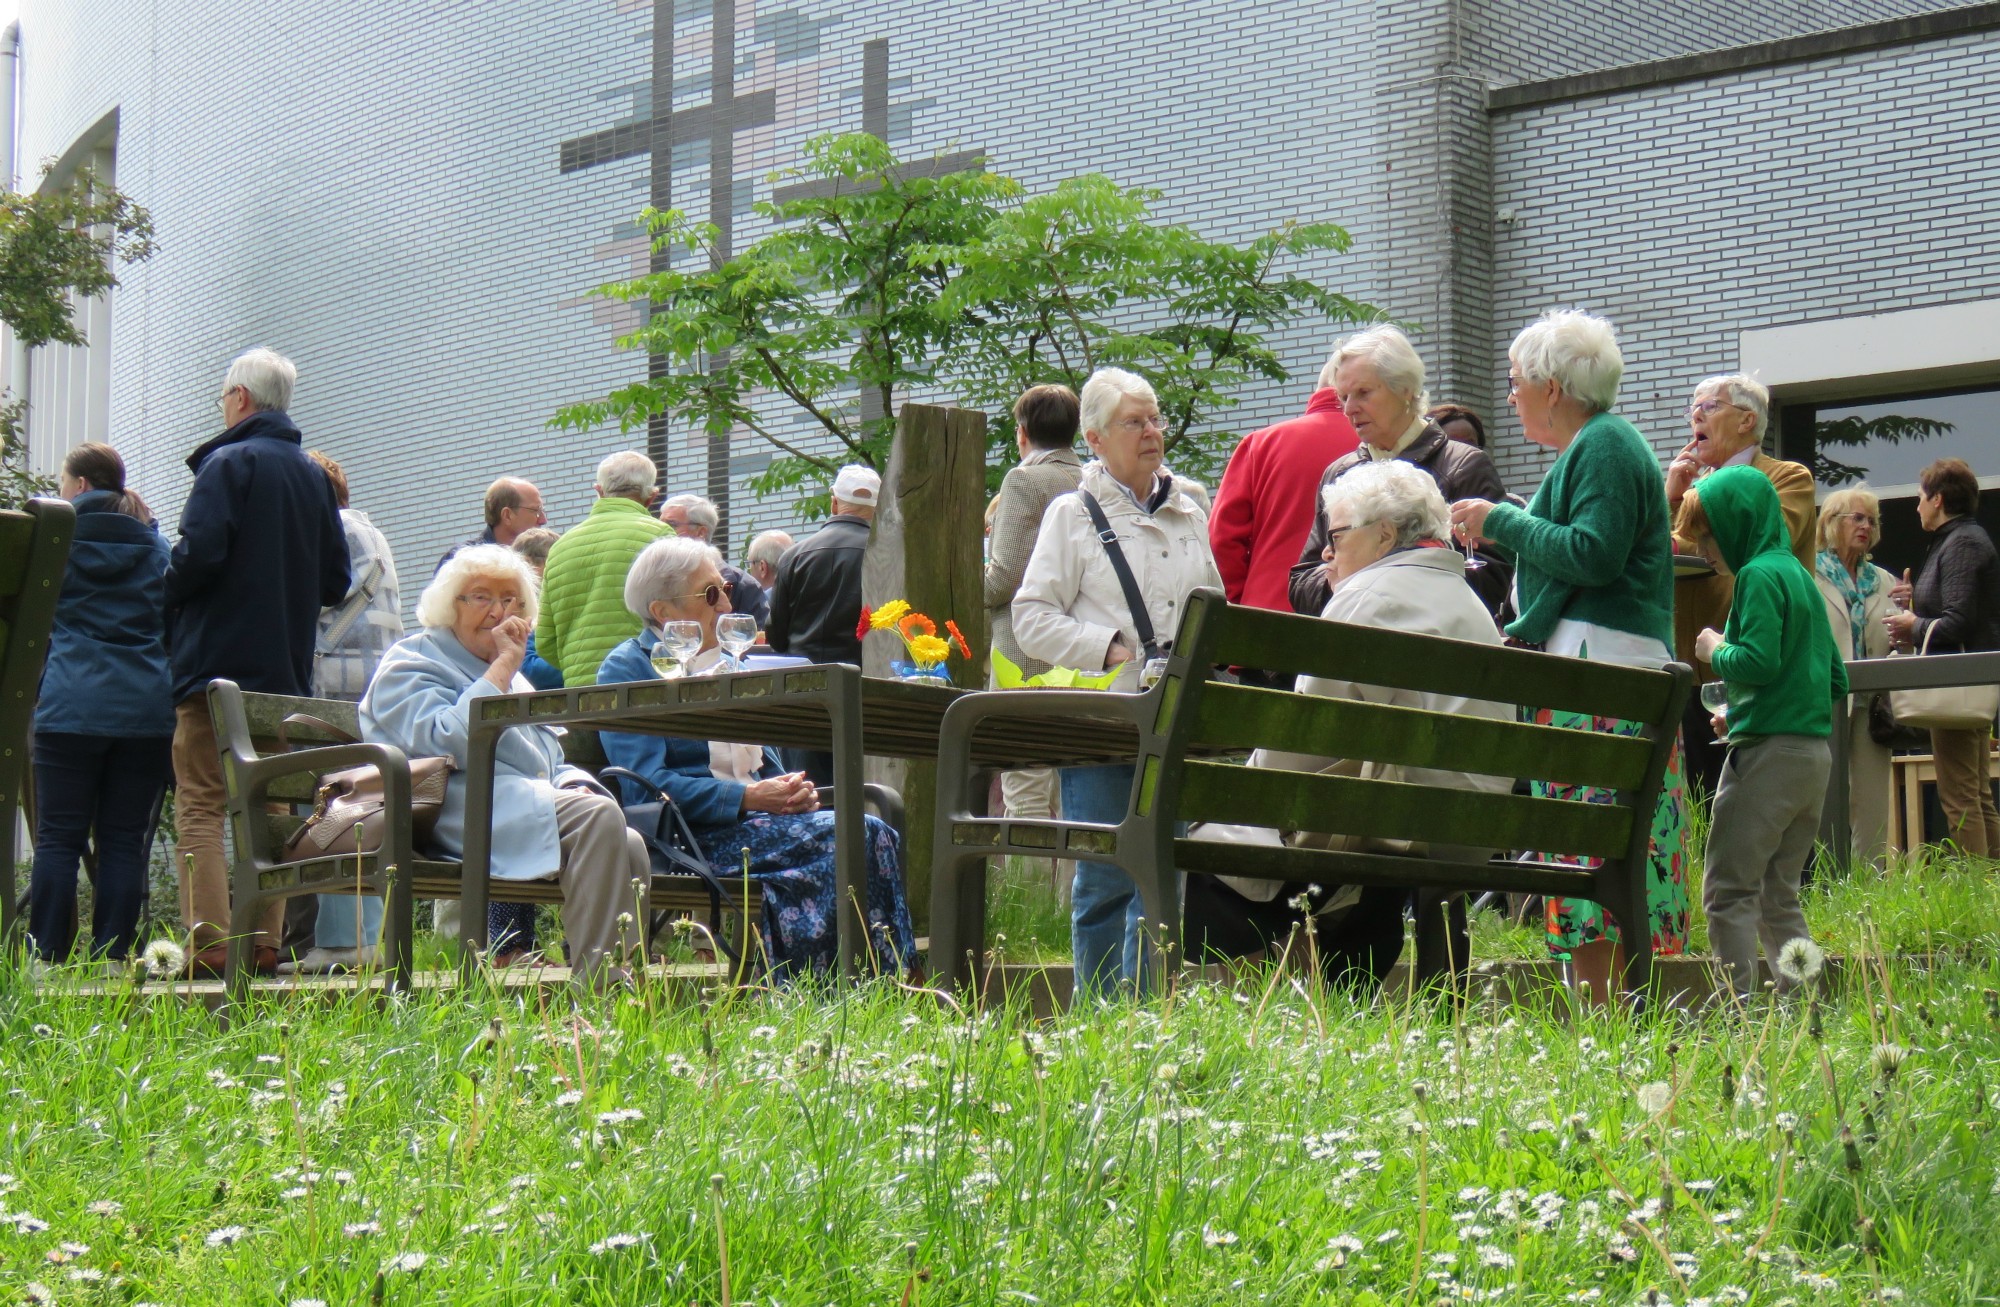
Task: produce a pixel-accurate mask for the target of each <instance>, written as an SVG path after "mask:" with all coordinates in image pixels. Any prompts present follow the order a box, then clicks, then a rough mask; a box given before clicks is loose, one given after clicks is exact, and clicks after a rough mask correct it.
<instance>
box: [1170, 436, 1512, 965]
mask: <svg viewBox="0 0 2000 1307" xmlns="http://www.w3.org/2000/svg"><path fill="white" fill-rule="evenodd" d="M1320 498H1321V504H1322V510H1323V513H1324V515H1325V518H1326V520H1327V522H1328V523H1329V526H1328V528H1327V537H1328V543H1327V545H1326V548H1325V552H1324V555H1323V559H1322V563H1321V566H1322V567H1323V568H1324V569H1325V574H1326V581H1327V584H1328V586H1329V588H1330V589H1331V591H1332V596H1331V598H1329V599H1328V600H1327V603H1326V607H1325V610H1324V611H1323V612H1321V613H1320V616H1321V617H1323V618H1325V619H1326V620H1327V621H1329V622H1346V623H1349V624H1352V625H1355V626H1376V627H1384V628H1387V629H1389V630H1394V631H1408V632H1410V633H1412V634H1416V635H1435V636H1442V637H1444V638H1446V639H1451V640H1470V641H1474V642H1476V643H1479V644H1499V643H1500V632H1499V631H1498V630H1497V629H1496V628H1495V627H1494V625H1493V616H1492V614H1491V613H1489V612H1488V611H1487V609H1486V606H1485V604H1484V603H1482V602H1481V601H1480V599H1479V596H1478V595H1476V594H1474V593H1473V590H1472V587H1470V586H1468V585H1467V584H1466V583H1465V558H1464V556H1463V555H1461V554H1459V553H1458V552H1457V551H1456V550H1454V549H1452V548H1451V546H1450V545H1449V543H1448V540H1449V538H1450V535H1451V510H1450V509H1449V507H1447V505H1446V504H1445V502H1444V496H1443V495H1442V494H1440V493H1439V492H1438V488H1437V482H1436V481H1435V480H1433V479H1432V478H1431V477H1430V476H1429V475H1427V474H1426V473H1425V472H1423V471H1422V470H1421V469H1419V468H1416V467H1413V466H1411V465H1410V464H1409V463H1407V462H1404V461H1401V460H1396V459H1387V460H1383V461H1381V462H1376V463H1370V464H1368V465H1367V466H1365V467H1357V468H1355V469H1354V470H1353V471H1351V472H1349V473H1348V474H1347V475H1345V476H1343V477H1341V478H1340V479H1339V480H1337V481H1335V482H1334V483H1333V484H1331V485H1329V486H1327V487H1326V488H1325V489H1324V490H1323V491H1321V492H1320ZM1297 689H1298V691H1299V693H1301V694H1320V695H1326V696H1327V697H1329V698H1336V699H1354V700H1358V701H1360V702H1364V703H1381V704H1388V705H1391V706H1394V707H1401V708H1420V709H1424V710H1427V711H1430V712H1443V713H1452V714H1455V715H1458V716H1472V717H1486V718H1490V719H1492V720H1495V721H1512V720H1513V719H1514V709H1513V707H1512V706H1511V705H1506V704H1497V703H1490V702H1485V701H1482V700H1477V699H1466V698H1461V697H1458V696H1455V695H1442V694H1430V693H1420V692H1417V691H1412V690H1394V689H1388V688H1385V687H1382V686H1376V685H1358V684H1355V683H1353V682H1350V681H1335V680H1328V679H1324V678H1321V677H1314V676H1305V677H1301V678H1299V682H1298V686H1297ZM1250 765H1251V766H1255V767H1276V768H1282V769H1284V770H1288V771H1324V770H1328V769H1338V768H1339V767H1340V766H1341V764H1339V763H1338V762H1337V761H1336V760H1334V759H1330V758H1311V757H1305V756H1303V755H1297V754H1285V753H1274V752H1259V753H1257V754H1255V755H1253V756H1252V757H1251V759H1250ZM1349 774H1352V773H1351V772H1350V773H1349ZM1392 778H1395V779H1407V780H1409V781H1410V782H1412V783H1416V784H1424V785H1442V786H1450V787H1452V788H1454V789H1463V790H1478V791H1483V792H1486V793H1491V794H1501V793H1506V792H1507V791H1509V790H1510V789H1512V788H1513V781H1512V779H1511V778H1507V777H1496V776H1480V775H1474V774H1472V773H1469V772H1441V771H1433V770H1429V769H1417V770H1413V771H1410V772H1408V773H1407V774H1406V775H1400V776H1397V777H1392ZM1432 852H1434V853H1435V854H1437V855H1438V856H1447V851H1446V850H1444V849H1441V848H1440V849H1435V850H1432ZM1490 855H1491V850H1489V849H1466V850H1457V849H1453V850H1450V851H1449V856H1453V857H1456V858H1459V859H1461V860H1463V861H1467V862H1484V861H1485V860H1486V859H1487V857H1489V856H1490ZM1296 889H1297V887H1296V886H1286V885H1282V884H1280V883H1279V882H1276V881H1255V880H1241V879H1238V878H1236V877H1219V876H1204V875H1190V876H1189V877H1188V878H1187V901H1186V908H1185V919H1186V932H1185V939H1186V945H1187V950H1188V956H1189V957H1191V958H1196V959H1199V958H1201V957H1203V956H1221V957H1229V958H1244V957H1250V956H1254V955H1255V954H1257V953H1259V952H1264V951H1269V950H1274V949H1281V948H1283V946H1284V944H1285V941H1286V939H1287V937H1288V936H1289V935H1290V934H1291V932H1292V930H1293V929H1294V928H1295V927H1298V926H1303V925H1304V924H1305V922H1306V920H1307V917H1308V915H1309V914H1310V915H1312V916H1314V917H1316V918H1317V921H1316V922H1315V926H1314V929H1315V932H1316V938H1317V945H1316V948H1317V952H1318V956H1319V961H1320V967H1321V970H1322V972H1323V974H1324V975H1325V977H1326V979H1327V980H1328V981H1329V982H1330V983H1335V984H1341V985H1346V986H1351V987H1354V988H1371V987H1375V986H1379V985H1380V984H1381V983H1382V981H1383V980H1384V979H1385V978H1386V977H1387V976H1388V974H1389V969H1390V968H1391V967H1393V966H1394V965H1395V964H1396V958H1397V956H1398V955H1399V954H1401V952H1402V950H1403V909H1404V906H1405V905H1406V904H1408V903H1409V901H1410V892H1409V891H1408V890H1401V889H1391V888H1386V887H1380V886H1371V887H1367V888H1361V887H1350V888H1348V889H1347V890H1345V891H1344V892H1343V891H1342V890H1341V887H1339V886H1331V887H1327V888H1325V889H1320V888H1317V887H1316V888H1314V889H1313V890H1311V891H1310V892H1309V893H1308V894H1307V895H1306V897H1305V903H1304V905H1303V906H1302V907H1295V906H1293V904H1294V902H1296V901H1297V899H1296V895H1295V891H1296ZM1417 903H1418V907H1419V911H1420V914H1421V915H1420V917H1419V921H1418V931H1417V971H1418V973H1419V975H1420V976H1422V977H1424V978H1426V979H1429V978H1431V977H1433V976H1438V975H1443V974H1445V973H1447V972H1450V973H1454V974H1456V973H1462V972H1463V971H1464V970H1465V967H1466V964H1467V961H1468V958H1469V954H1470V942H1469V940H1468V938H1467V935H1466V929H1465V910H1464V905H1463V900H1462V898H1460V897H1459V896H1457V895H1453V896H1451V900H1450V905H1451V923H1450V925H1451V928H1450V930H1449V932H1439V931H1437V930H1435V929H1433V928H1432V926H1433V923H1432V921H1431V920H1430V919H1429V914H1430V913H1432V912H1435V911H1438V910H1439V909H1440V907H1441V906H1442V904H1443V900H1441V899H1440V896H1439V895H1438V894H1436V893H1433V892H1431V891H1428V890H1426V891H1420V892H1419V893H1418V895H1417ZM1439 942H1443V943H1444V944H1445V945H1446V947H1445V948H1444V949H1439V948H1438V947H1437V944H1438V943H1439ZM1300 947H1303V946H1302V945H1301V946H1300Z"/></svg>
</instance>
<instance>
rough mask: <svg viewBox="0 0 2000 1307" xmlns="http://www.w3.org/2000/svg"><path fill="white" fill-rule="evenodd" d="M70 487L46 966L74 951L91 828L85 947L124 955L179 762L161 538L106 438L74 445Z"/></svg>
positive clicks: (50, 708)
mask: <svg viewBox="0 0 2000 1307" xmlns="http://www.w3.org/2000/svg"><path fill="white" fill-rule="evenodd" d="M62 495H63V498H65V499H67V500H69V501H71V503H72V504H73V505H74V506H75V508H76V540H75V543H74V544H73V545H72V546H71V548H70V555H69V569H68V571H67V573H66V574H65V575H64V578H63V588H62V595H61V597H60V598H59V599H58V600H57V601H56V620H55V629H54V631H53V632H52V633H51V634H50V636H49V657H48V662H47V663H46V664H45V665H44V667H43V670H42V688H41V696H40V699H39V701H38V703H37V705H36V708H35V807H36V814H35V864H34V871H33V872H32V874H31V876H30V879H29V888H28V932H29V934H30V935H31V936H32V938H33V942H34V950H35V956H36V957H37V958H39V959H40V960H41V961H43V962H65V961H68V960H69V955H70V951H71V949H72V947H73V946H74V943H75V940H76V933H77V927H76V871H77V864H78V862H79V860H80V859H81V858H82V857H83V850H84V845H85V843H86V842H87V841H88V840H89V839H90V837H91V834H92V832H93V831H95V833H96V836H97V892H96V895H95V900H96V901H95V906H94V908H93V911H92V914H91V937H90V953H91V956H93V957H107V958H113V959H122V958H124V957H126V956H127V955H128V954H129V953H130V952H131V950H132V942H133V935H134V933H135V932H136V931H137V929H138V925H139V909H140V906H141V905H142V904H143V903H144V902H145V899H146V851H147V848H148V847H149V846H150V845H151V843H152V837H153V825H154V822H155V820H156V819H157V817H158V814H159V804H160V795H161V793H162V792H163V791H164V790H165V788H166V783H167V777H168V775H169V773H170V772H171V770H172V766H173V762H172V744H173V734H174V703H173V694H172V685H171V682H170V681H169V679H168V675H167V646H166V626H165V620H164V618H163V617H162V610H163V606H164V605H165V602H166V575H167V542H166V541H164V540H162V539H161V538H160V533H159V532H158V531H157V530H156V529H154V527H153V524H152V514H151V513H149V512H148V511H147V510H146V505H145V502H144V501H143V500H141V499H140V498H139V496H138V495H136V494H133V493H132V492H130V491H128V490H126V489H125V462H124V460H123V459H121V458H119V457H118V453H117V451H116V450H114V449H112V448H111V446H109V445H99V444H88V445H78V446H77V447H76V448H75V449H72V450H71V451H70V452H69V457H68V458H66V459H64V460H63V469H62Z"/></svg>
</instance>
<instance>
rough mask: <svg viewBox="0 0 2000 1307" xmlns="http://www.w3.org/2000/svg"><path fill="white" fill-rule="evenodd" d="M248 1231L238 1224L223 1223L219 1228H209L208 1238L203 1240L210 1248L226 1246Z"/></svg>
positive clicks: (239, 1238)
mask: <svg viewBox="0 0 2000 1307" xmlns="http://www.w3.org/2000/svg"><path fill="white" fill-rule="evenodd" d="M249 1233H250V1232H249V1231H248V1230H246V1229H244V1228H243V1227H242V1226H240V1225H225V1226H223V1227H222V1228H221V1229H220V1230H210V1231H209V1232H208V1238H206V1239H205V1240H203V1242H204V1243H206V1244H207V1245H208V1246H209V1247H211V1248H227V1247H229V1245H231V1244H233V1243H236V1242H238V1241H239V1240H241V1239H242V1238H243V1236H244V1235H246V1234H249Z"/></svg>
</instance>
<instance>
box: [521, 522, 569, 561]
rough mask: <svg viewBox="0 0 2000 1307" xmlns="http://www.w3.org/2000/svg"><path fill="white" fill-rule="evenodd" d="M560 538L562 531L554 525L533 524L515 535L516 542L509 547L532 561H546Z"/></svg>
mask: <svg viewBox="0 0 2000 1307" xmlns="http://www.w3.org/2000/svg"><path fill="white" fill-rule="evenodd" d="M560 539H562V532H560V531H558V530H556V529H555V528H554V527H552V526H531V527H529V528H528V529H527V530H525V531H523V532H522V533H521V534H519V535H517V536H515V537H514V543H513V544H512V545H511V546H509V547H510V548H511V549H513V551H514V552H515V553H517V554H519V555H520V556H521V557H523V558H525V559H527V560H528V561H529V562H531V563H546V562H548V561H549V550H550V549H551V548H553V547H554V545H555V543H556V541H558V540H560Z"/></svg>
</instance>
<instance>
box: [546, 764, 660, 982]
mask: <svg viewBox="0 0 2000 1307" xmlns="http://www.w3.org/2000/svg"><path fill="white" fill-rule="evenodd" d="M556 835H557V838H558V839H559V840H561V842H562V870H561V871H560V872H558V873H557V879H558V880H559V882H560V883H561V885H562V892H563V905H562V919H563V952H564V954H565V956H567V958H568V959H569V965H570V978H571V979H572V980H573V981H574V982H575V983H577V984H579V985H583V986H588V987H598V986H602V985H605V984H615V983H618V982H621V981H624V980H627V979H629V975H628V974H627V973H626V971H625V969H624V967H623V966H622V965H619V960H620V959H621V958H622V957H623V956H624V955H625V954H627V953H629V952H634V951H642V950H643V948H644V946H645V942H646V925H647V904H648V900H647V894H646V889H647V886H648V885H649V884H650V883H651V881H652V860H651V858H650V857H649V856H648V855H647V853H646V841H645V840H643V839H641V838H640V837H639V832H637V831H635V830H632V829H630V828H628V827H627V826H626V825H625V810H624V809H623V808H621V807H619V806H618V803H617V801H616V800H615V799H611V798H607V797H606V796H604V795H602V794H598V793H595V792H593V791H591V790H585V789H563V790H557V791H556ZM620 916H624V917H625V918H626V920H625V921H624V922H622V923H621V922H620V921H619V920H618V919H619V917H620Z"/></svg>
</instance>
